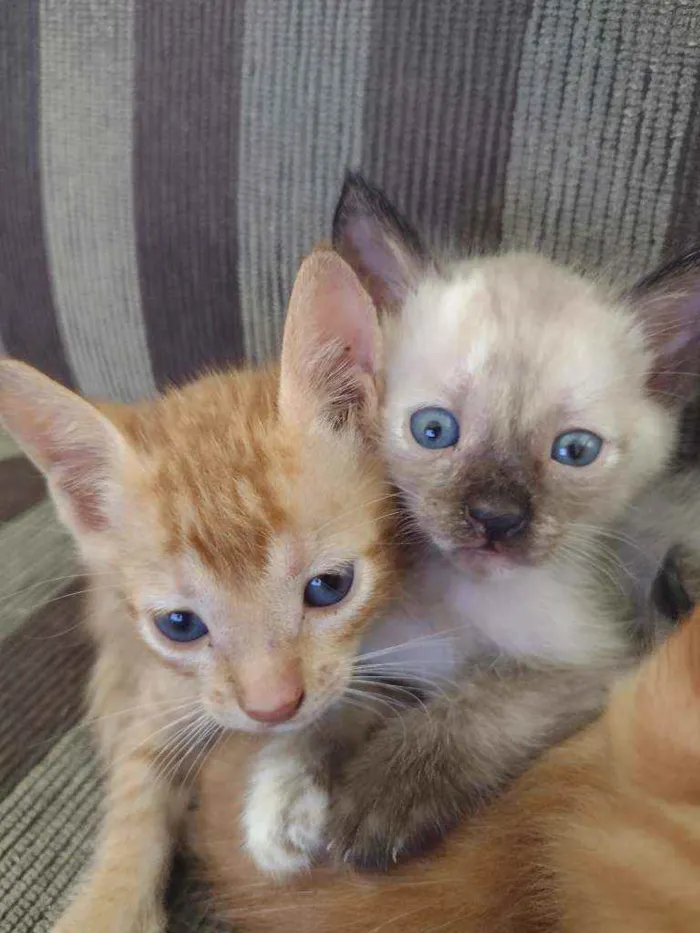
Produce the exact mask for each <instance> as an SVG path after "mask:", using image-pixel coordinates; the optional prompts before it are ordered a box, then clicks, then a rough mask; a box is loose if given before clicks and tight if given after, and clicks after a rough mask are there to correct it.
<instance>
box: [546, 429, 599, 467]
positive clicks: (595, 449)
mask: <svg viewBox="0 0 700 933" xmlns="http://www.w3.org/2000/svg"><path fill="white" fill-rule="evenodd" d="M602 446H603V440H602V438H600V437H598V435H597V434H594V433H593V432H592V431H565V432H564V433H563V434H560V435H559V437H557V438H556V439H555V441H554V443H553V444H552V460H556V461H557V463H563V464H564V466H575V467H583V466H588V464H589V463H593V461H594V460H595V459H596V457H597V456H598V454H599V453H600V449H601V447H602Z"/></svg>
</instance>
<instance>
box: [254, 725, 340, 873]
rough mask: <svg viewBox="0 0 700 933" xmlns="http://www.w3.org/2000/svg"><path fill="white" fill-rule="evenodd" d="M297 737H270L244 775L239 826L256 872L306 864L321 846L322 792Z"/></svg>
mask: <svg viewBox="0 0 700 933" xmlns="http://www.w3.org/2000/svg"><path fill="white" fill-rule="evenodd" d="M298 742H299V739H298V738H297V740H296V742H295V741H294V740H291V741H290V740H289V739H282V740H277V741H273V742H271V743H270V744H269V745H268V746H267V748H265V749H263V751H262V752H261V753H260V755H259V756H258V759H257V761H256V763H255V766H254V769H253V772H252V774H251V777H250V785H249V791H248V797H247V801H246V806H245V809H244V811H243V829H244V832H245V836H246V848H247V849H248V851H249V853H250V855H251V857H252V858H253V860H254V861H255V863H256V864H257V866H258V868H260V869H261V871H266V872H272V873H273V874H279V875H285V874H291V873H293V872H296V871H302V870H303V869H306V868H310V867H311V864H312V862H313V861H314V859H315V857H316V856H317V855H318V853H319V852H320V851H321V849H322V848H323V839H324V831H325V827H326V819H327V813H328V791H327V788H326V786H324V784H325V783H327V782H323V781H321V780H320V779H319V777H318V776H317V774H316V773H314V772H315V769H313V768H312V767H311V766H310V763H309V760H308V759H307V758H306V757H305V756H303V755H302V754H301V753H300V750H299V748H298V747H297V746H298Z"/></svg>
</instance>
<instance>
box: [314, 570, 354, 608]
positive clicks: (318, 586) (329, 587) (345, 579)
mask: <svg viewBox="0 0 700 933" xmlns="http://www.w3.org/2000/svg"><path fill="white" fill-rule="evenodd" d="M354 579H355V571H354V570H353V567H352V564H349V565H348V566H347V567H346V568H345V569H344V570H341V571H340V572H339V573H322V574H319V575H318V576H317V577H312V578H311V579H310V580H309V582H308V583H307V584H306V586H305V587H304V602H305V603H306V605H307V606H314V607H323V606H334V605H335V604H336V603H339V602H342V601H343V600H344V599H345V597H346V596H347V595H348V593H349V592H350V587H351V586H352V581H353V580H354Z"/></svg>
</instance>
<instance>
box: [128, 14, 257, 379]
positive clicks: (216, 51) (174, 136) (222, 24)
mask: <svg viewBox="0 0 700 933" xmlns="http://www.w3.org/2000/svg"><path fill="white" fill-rule="evenodd" d="M245 7H246V5H245V3H242V2H239V3H231V2H230V0H207V2H206V3H201V2H195V3H193V2H192V0H168V2H167V3H153V0H138V2H137V5H136V21H135V29H136V31H135V35H136V87H137V89H138V106H137V108H136V114H135V128H134V146H135V149H134V176H135V186H136V237H137V242H138V253H139V273H140V278H141V289H142V294H143V310H144V318H145V324H146V331H147V334H148V346H149V350H150V353H151V365H152V368H153V373H154V375H155V378H156V382H157V384H158V385H159V386H160V385H164V384H165V385H167V384H168V383H171V382H176V383H178V384H179V383H182V382H184V381H185V380H187V379H190V378H193V377H194V376H197V375H199V374H200V373H201V371H202V370H203V369H205V368H208V367H212V366H217V365H226V364H230V363H231V362H234V361H237V360H240V359H241V357H242V356H243V328H242V324H241V320H240V310H239V305H240V302H239V298H238V255H237V253H238V243H237V232H238V228H237V197H238V185H237V180H238V151H239V148H240V140H239V98H240V92H241V61H242V58H243V48H242V40H243V21H244V16H245ZM244 235H247V233H244Z"/></svg>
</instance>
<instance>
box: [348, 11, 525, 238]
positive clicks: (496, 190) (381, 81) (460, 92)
mask: <svg viewBox="0 0 700 933" xmlns="http://www.w3.org/2000/svg"><path fill="white" fill-rule="evenodd" d="M530 5H531V3H530V0H499V2H498V3H494V2H493V0H471V2H469V3H462V4H458V3H454V2H452V0H433V2H431V3H425V2H424V0H383V2H381V3H380V4H379V5H378V6H377V8H376V10H375V22H374V23H373V27H372V51H371V60H370V72H369V79H368V83H367V87H368V90H367V103H366V108H365V130H364V147H363V156H362V166H361V167H362V169H363V170H364V172H365V173H366V174H367V175H368V176H369V177H370V178H371V179H372V180H373V181H375V182H376V183H378V184H380V185H381V187H382V188H383V189H384V190H386V192H387V194H388V195H389V197H390V198H391V199H392V200H393V201H394V202H395V203H396V204H397V205H398V206H399V207H400V208H401V210H402V211H403V212H405V213H406V215H407V216H408V217H409V218H410V220H411V221H412V222H413V223H414V224H416V226H417V227H418V228H419V229H420V230H421V232H422V233H423V234H424V235H426V236H427V237H428V238H430V239H432V240H433V241H435V242H437V243H439V244H441V245H445V244H450V245H455V246H456V245H461V246H463V247H464V246H469V245H471V244H472V243H477V244H478V245H479V247H480V248H481V249H493V248H494V247H496V246H497V245H498V242H499V240H500V228H501V212H502V204H503V197H504V187H505V173H506V166H507V160H508V146H509V134H510V127H511V122H512V114H513V110H514V107H515V101H516V77H517V72H518V64H519V60H520V52H521V49H522V46H523V38H524V35H525V30H526V28H527V23H528V16H529V12H530Z"/></svg>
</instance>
